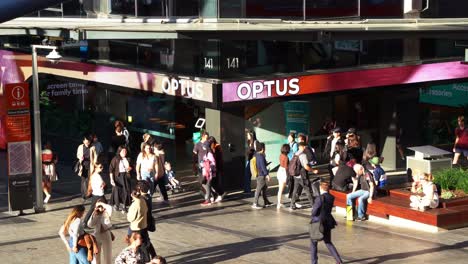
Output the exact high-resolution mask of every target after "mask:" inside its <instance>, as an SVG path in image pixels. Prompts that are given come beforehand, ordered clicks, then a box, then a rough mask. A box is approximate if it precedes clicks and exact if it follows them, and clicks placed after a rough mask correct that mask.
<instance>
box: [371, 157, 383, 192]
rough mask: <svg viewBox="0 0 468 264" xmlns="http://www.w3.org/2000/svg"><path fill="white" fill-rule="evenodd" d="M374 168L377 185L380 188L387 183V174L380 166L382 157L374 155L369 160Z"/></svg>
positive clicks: (373, 172)
mask: <svg viewBox="0 0 468 264" xmlns="http://www.w3.org/2000/svg"><path fill="white" fill-rule="evenodd" d="M369 163H370V164H371V166H372V168H373V170H372V174H373V175H374V181H375V184H376V185H377V186H379V187H380V188H382V187H384V186H385V185H386V184H387V175H386V174H385V171H384V169H382V167H381V166H380V158H379V157H377V156H376V157H373V158H372V159H370V160H369Z"/></svg>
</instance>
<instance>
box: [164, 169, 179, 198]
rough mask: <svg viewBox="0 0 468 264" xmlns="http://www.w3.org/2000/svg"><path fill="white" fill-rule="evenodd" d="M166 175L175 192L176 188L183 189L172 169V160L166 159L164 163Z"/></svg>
mask: <svg viewBox="0 0 468 264" xmlns="http://www.w3.org/2000/svg"><path fill="white" fill-rule="evenodd" d="M164 175H165V177H166V179H167V181H168V182H169V184H170V186H171V189H172V192H173V193H174V190H175V189H178V190H179V191H181V188H180V182H179V181H178V180H176V178H175V176H174V171H173V170H172V167H171V163H170V162H167V161H166V162H165V163H164Z"/></svg>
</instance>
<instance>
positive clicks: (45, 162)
mask: <svg viewBox="0 0 468 264" xmlns="http://www.w3.org/2000/svg"><path fill="white" fill-rule="evenodd" d="M56 164H57V156H56V155H55V153H54V152H53V151H52V146H51V144H50V142H47V143H46V144H45V146H44V150H42V190H43V192H44V193H45V195H46V197H45V199H44V203H45V204H46V203H48V202H49V199H50V197H51V195H52V182H54V181H57V180H58V176H57V167H56Z"/></svg>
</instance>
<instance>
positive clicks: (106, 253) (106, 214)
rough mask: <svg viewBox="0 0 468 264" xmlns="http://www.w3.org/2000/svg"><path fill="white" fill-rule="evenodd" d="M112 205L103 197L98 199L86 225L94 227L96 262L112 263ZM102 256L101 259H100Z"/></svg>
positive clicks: (97, 263)
mask: <svg viewBox="0 0 468 264" xmlns="http://www.w3.org/2000/svg"><path fill="white" fill-rule="evenodd" d="M111 215H112V206H110V205H108V204H107V203H106V202H105V200H104V199H99V200H98V201H97V203H96V208H95V209H94V212H93V213H92V215H91V218H90V219H89V220H88V223H87V224H88V226H89V227H91V228H94V233H93V235H94V237H95V238H96V242H97V247H98V253H97V254H96V256H95V259H96V262H95V263H96V264H101V263H103V264H110V263H112V240H113V239H112V232H111V230H110V229H111V227H112V223H111ZM101 256H102V259H101Z"/></svg>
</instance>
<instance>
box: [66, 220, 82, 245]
mask: <svg viewBox="0 0 468 264" xmlns="http://www.w3.org/2000/svg"><path fill="white" fill-rule="evenodd" d="M68 234H69V235H70V237H71V238H73V246H74V247H76V245H77V243H78V237H79V236H81V235H83V234H84V230H83V226H82V225H81V219H80V218H75V220H73V222H71V224H70V226H69V227H68Z"/></svg>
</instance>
